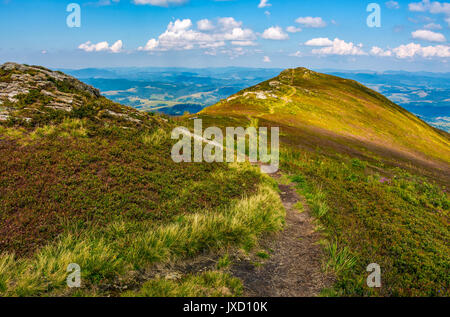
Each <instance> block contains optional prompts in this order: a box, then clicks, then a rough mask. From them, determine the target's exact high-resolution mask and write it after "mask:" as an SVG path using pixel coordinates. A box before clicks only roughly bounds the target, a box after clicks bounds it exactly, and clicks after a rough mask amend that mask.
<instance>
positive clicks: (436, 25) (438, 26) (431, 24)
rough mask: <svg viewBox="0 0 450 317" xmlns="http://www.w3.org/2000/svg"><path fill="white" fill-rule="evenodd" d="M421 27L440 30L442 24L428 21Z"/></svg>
mask: <svg viewBox="0 0 450 317" xmlns="http://www.w3.org/2000/svg"><path fill="white" fill-rule="evenodd" d="M423 28H424V29H427V30H441V29H442V26H441V25H440V24H437V23H428V24H426V25H424V26H423Z"/></svg>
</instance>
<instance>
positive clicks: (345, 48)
mask: <svg viewBox="0 0 450 317" xmlns="http://www.w3.org/2000/svg"><path fill="white" fill-rule="evenodd" d="M361 48H362V44H359V45H355V44H353V43H352V42H348V43H347V42H345V41H343V40H340V39H338V38H335V39H334V40H333V43H332V45H330V46H326V47H322V48H319V49H313V50H312V53H313V54H319V55H367V53H365V52H364V51H363V50H362V49H361Z"/></svg>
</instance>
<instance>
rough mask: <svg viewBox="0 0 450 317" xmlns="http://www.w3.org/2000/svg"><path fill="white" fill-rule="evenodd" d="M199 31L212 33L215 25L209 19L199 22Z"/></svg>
mask: <svg viewBox="0 0 450 317" xmlns="http://www.w3.org/2000/svg"><path fill="white" fill-rule="evenodd" d="M197 29H199V30H200V31H211V30H213V29H214V25H213V24H212V22H211V21H209V20H208V19H203V20H200V21H198V22H197Z"/></svg>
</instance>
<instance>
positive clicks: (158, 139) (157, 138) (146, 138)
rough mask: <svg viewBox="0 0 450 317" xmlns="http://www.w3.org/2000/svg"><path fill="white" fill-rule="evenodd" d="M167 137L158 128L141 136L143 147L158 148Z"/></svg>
mask: <svg viewBox="0 0 450 317" xmlns="http://www.w3.org/2000/svg"><path fill="white" fill-rule="evenodd" d="M167 137H168V134H167V132H166V131H165V130H164V129H161V128H158V129H157V130H156V131H154V132H153V133H151V134H147V133H146V134H144V135H142V142H143V143H144V144H145V145H151V146H158V145H161V144H162V143H163V142H164V141H165V140H166V139H167Z"/></svg>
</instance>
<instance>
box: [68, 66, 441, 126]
mask: <svg viewBox="0 0 450 317" xmlns="http://www.w3.org/2000/svg"><path fill="white" fill-rule="evenodd" d="M62 71H64V72H65V73H68V74H70V75H72V76H74V77H76V78H78V79H80V80H82V81H83V82H85V83H87V84H89V85H92V86H94V87H97V88H99V89H100V91H101V93H102V94H103V95H104V96H105V97H108V98H109V99H112V100H114V101H116V102H119V103H122V104H124V105H128V106H131V107H134V108H136V109H139V110H143V111H152V112H160V113H165V114H168V115H174V116H179V115H183V114H184V113H186V112H189V113H197V112H199V111H201V110H202V109H203V108H205V107H208V106H211V105H213V104H215V103H217V102H219V101H220V100H222V99H226V98H227V97H229V96H231V95H233V94H235V93H237V92H238V91H240V90H242V89H244V88H246V87H250V86H252V85H255V84H257V83H259V82H262V81H264V80H267V79H269V78H272V77H274V76H277V75H278V74H279V73H280V72H281V71H282V69H258V68H239V67H227V68H206V69H190V68H158V67H146V68H106V69H98V68H89V69H81V70H68V69H62ZM322 72H324V73H327V74H331V75H335V76H339V77H343V78H349V79H353V80H356V81H358V82H360V83H362V84H364V85H366V86H367V87H369V88H372V89H374V90H376V91H378V92H380V93H382V94H383V95H385V96H386V97H388V98H389V99H390V100H391V101H393V102H395V103H397V104H399V105H401V106H402V107H403V108H405V109H406V110H408V111H410V112H412V113H414V114H415V115H417V116H419V117H420V118H421V119H423V120H424V121H426V122H428V123H430V124H431V125H433V126H435V127H438V128H440V129H442V130H445V131H447V132H448V131H450V82H449V79H450V73H427V72H418V73H410V72H400V71H398V72H396V71H389V72H383V73H376V72H371V71H364V70H362V71H339V70H322Z"/></svg>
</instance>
